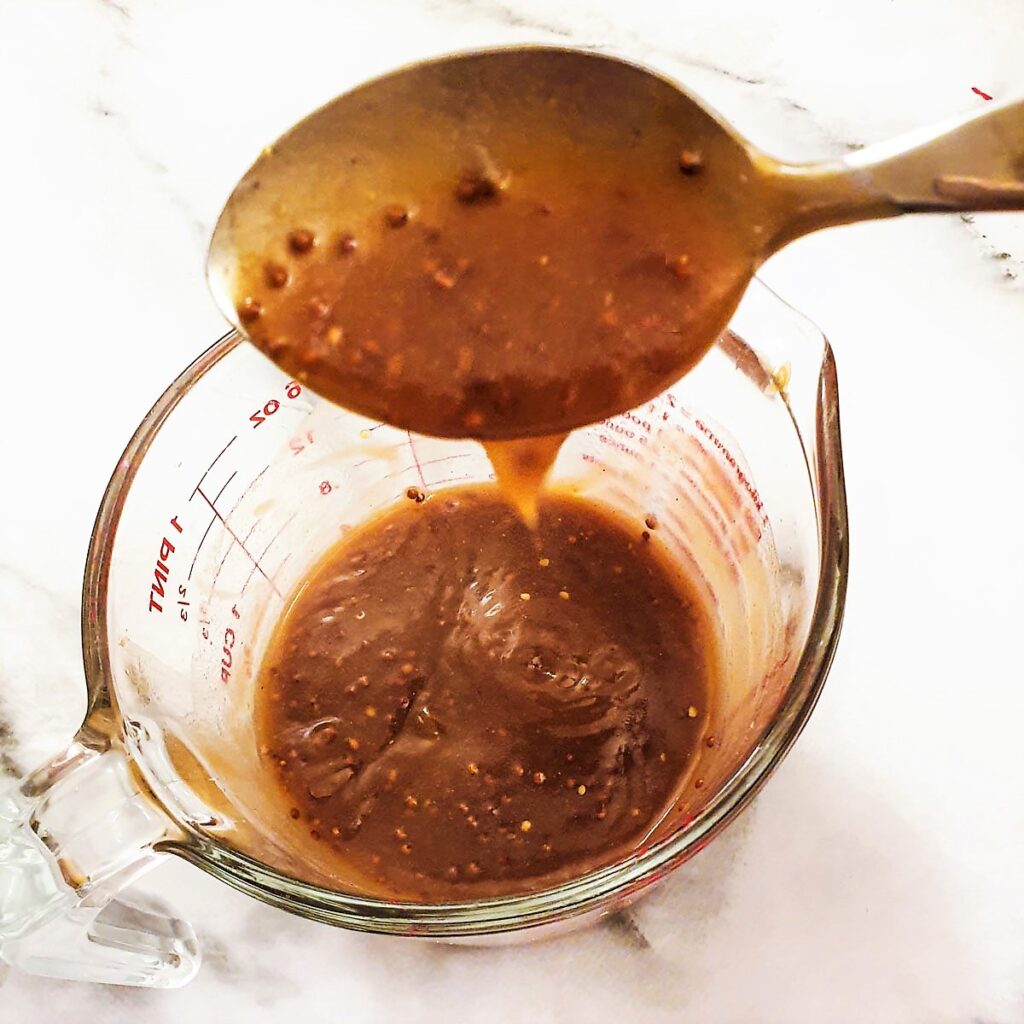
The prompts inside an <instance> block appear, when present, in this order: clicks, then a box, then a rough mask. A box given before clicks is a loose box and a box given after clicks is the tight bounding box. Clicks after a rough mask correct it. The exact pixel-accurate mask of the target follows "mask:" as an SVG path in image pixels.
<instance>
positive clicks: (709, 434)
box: [693, 420, 768, 523]
mask: <svg viewBox="0 0 1024 1024" xmlns="http://www.w3.org/2000/svg"><path fill="white" fill-rule="evenodd" d="M693 422H694V423H695V424H696V426H697V429H698V430H699V431H700V432H701V433H702V434H703V435H704V436H705V437H706V438H707V439H708V440H709V441H710V442H711V443H712V444H713V445H714V446H715V447H716V448H717V449H718V450H719V452H721V454H722V458H724V459H725V461H726V462H728V463H729V465H730V466H731V467H732V470H733V472H734V473H735V474H736V479H737V480H738V481H739V483H740V486H741V487H742V488H743V489H744V490H745V491H746V492H747V496H748V497H749V498H750V500H751V501H752V502H753V503H754V508H756V509H757V511H758V512H760V513H761V516H762V519H763V520H764V522H765V523H767V522H768V517H767V516H766V515H765V514H764V502H763V501H762V500H761V495H760V494H758V492H757V488H756V487H755V486H754V485H753V484H752V483H751V482H750V481H749V480H748V479H747V474H746V473H744V472H743V470H742V469H741V468H740V466H739V463H738V462H737V461H736V457H735V456H734V455H733V454H732V452H731V451H729V449H728V448H726V446H725V445H724V444H723V443H722V441H721V440H720V439H719V437H718V435H717V434H715V432H714V431H713V430H712V429H711V428H710V427H708V426H707V425H706V424H705V423H704V421H703V420H694V421H693Z"/></svg>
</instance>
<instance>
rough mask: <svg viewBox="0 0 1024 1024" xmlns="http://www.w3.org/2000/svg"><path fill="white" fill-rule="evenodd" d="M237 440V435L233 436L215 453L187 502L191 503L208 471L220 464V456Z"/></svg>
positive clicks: (208, 473)
mask: <svg viewBox="0 0 1024 1024" xmlns="http://www.w3.org/2000/svg"><path fill="white" fill-rule="evenodd" d="M237 440H238V435H237V434H235V436H234V437H233V438H231V440H230V441H228V443H227V444H226V445H224V447H223V448H221V450H220V451H219V452H217V454H216V455H215V456H214V459H213V462H211V463H210V464H209V465H208V466H207V467H206V472H205V473H203V475H202V476H201V477H200V478H199V483H197V484H196V490H195V491H193V492H192V497H190V498H189V499H188V500H189V501H191V500H192V498H194V497H195V496H196V491H198V490H199V488H200V487H202V485H203V483H204V481H205V480H206V478H207V477H208V476H209V475H210V470H211V469H213V467H214V466H216V465H217V463H218V462H220V458H221V456H222V455H223V454H224V453H225V452H226V451H227V450H228V449H229V448H230V447H231V446H232V445H233V444H234V443H235V442H236V441H237Z"/></svg>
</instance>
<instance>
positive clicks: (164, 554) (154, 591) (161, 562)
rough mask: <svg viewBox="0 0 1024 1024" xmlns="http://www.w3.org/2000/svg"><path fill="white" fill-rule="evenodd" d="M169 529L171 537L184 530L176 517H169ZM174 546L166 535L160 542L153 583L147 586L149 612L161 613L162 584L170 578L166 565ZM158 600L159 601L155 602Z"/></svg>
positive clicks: (164, 593)
mask: <svg viewBox="0 0 1024 1024" xmlns="http://www.w3.org/2000/svg"><path fill="white" fill-rule="evenodd" d="M170 525H171V529H170V530H169V531H168V532H169V533H170V534H171V535H172V536H173V535H174V534H177V533H183V532H184V528H183V527H182V525H181V523H179V522H178V517H177V516H172V517H171V522H170ZM174 551H175V546H174V542H173V541H172V540H171V538H170V537H168V536H167V535H166V534H165V535H164V537H163V538H162V539H161V541H160V554H159V555H158V556H157V560H156V568H155V569H154V570H153V582H152V583H151V584H150V585H149V610H150V611H151V612H160V613H163V610H164V606H163V605H162V604H161V603H160V601H162V600H163V599H164V597H165V595H166V591H165V590H164V584H165V583H166V582H167V580H168V579H169V577H170V574H171V570H170V566H169V565H168V563H169V562H170V558H171V555H173V554H174ZM157 598H160V601H158V600H157Z"/></svg>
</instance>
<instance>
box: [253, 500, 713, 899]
mask: <svg viewBox="0 0 1024 1024" xmlns="http://www.w3.org/2000/svg"><path fill="white" fill-rule="evenodd" d="M410 497H411V498H412V499H413V500H409V501H407V502H403V505H402V506H401V507H398V508H395V509H392V510H389V511H386V512H385V513H384V514H382V515H381V516H379V517H377V518H375V519H373V520H371V521H369V522H368V523H366V524H364V525H363V526H361V527H359V528H358V529H356V530H355V531H353V532H352V533H351V534H350V535H349V536H347V537H346V538H345V539H344V540H343V541H341V542H340V543H339V544H338V545H337V546H336V547H335V548H333V549H332V550H331V551H329V552H328V553H327V554H326V555H325V556H324V557H323V558H322V560H321V561H320V563H319V564H318V565H317V566H316V567H315V568H314V569H313V571H312V573H311V574H310V575H309V577H308V579H307V581H306V582H305V584H304V585H303V587H302V589H301V590H300V591H299V592H298V594H297V595H296V596H295V597H294V599H293V601H292V603H291V606H290V607H289V609H288V610H287V612H286V614H285V615H284V617H283V618H282V620H281V622H280V623H279V625H278V627H277V631H276V634H275V636H274V638H273V640H272V642H271V645H270V648H269V651H268V653H267V655H266V657H265V659H264V662H263V666H262V671H261V676H260V681H259V690H258V714H259V730H260V734H261V737H260V738H261V744H262V747H261V749H262V752H263V756H264V757H265V759H266V761H267V763H268V765H269V766H270V769H271V771H272V772H273V773H275V775H276V777H277V778H278V780H279V782H280V785H281V791H282V794H283V799H285V800H286V801H287V802H288V806H289V807H290V814H291V817H292V818H293V819H294V820H295V823H296V827H302V828H303V829H306V830H308V832H309V834H310V835H311V836H312V837H313V839H314V840H316V841H318V842H319V843H320V844H322V846H323V847H324V849H325V851H326V852H327V853H329V854H330V855H331V857H330V858H329V859H333V860H334V861H335V862H336V874H337V875H338V876H339V877H340V878H342V879H346V878H349V879H352V880H353V884H354V885H356V886H357V887H360V888H362V889H363V890H364V891H365V890H367V889H369V891H370V892H372V893H373V894H375V895H379V896H382V897H385V898H401V899H411V900H416V901H428V902H444V901H451V900H460V899H469V898H476V897H481V896H496V895H506V894H512V893H522V892H526V891H530V890H533V889H538V888H541V887H543V886H545V885H548V884H555V883H556V882H558V881H560V880H564V879H566V878H569V877H577V876H579V875H581V874H584V873H585V872H587V871H590V870H592V869H595V868H598V867H601V866H603V865H606V864H609V863H611V862H613V861H615V860H616V859H618V858H619V857H621V856H622V855H623V854H624V853H626V852H628V851H630V850H632V849H634V848H636V847H637V846H638V845H640V844H641V843H642V841H643V839H644V837H645V836H646V835H648V834H649V833H650V832H651V831H652V829H654V828H655V826H656V825H657V824H658V822H659V821H661V820H662V819H663V818H664V817H665V816H666V815H668V814H670V813H671V811H672V810H673V808H674V807H675V806H676V804H677V802H678V801H679V800H680V799H682V796H683V792H684V789H685V787H686V784H687V778H688V774H689V773H690V772H691V770H692V768H693V766H694V764H695V761H696V750H697V748H698V747H699V745H700V744H701V742H702V738H703V733H704V731H705V730H706V727H707V720H708V701H709V695H710V691H711V687H712V683H713V677H714V674H715V667H716V666H715V659H716V656H717V655H716V646H715V642H714V637H713V634H712V632H711V629H710V626H709V618H708V611H707V609H706V608H705V607H704V605H703V604H702V601H701V599H700V598H699V597H698V595H697V592H696V590H695V588H694V587H693V586H692V584H691V583H690V582H689V581H688V580H687V579H686V578H685V577H684V576H683V575H681V573H680V572H679V570H678V569H677V568H675V567H674V566H673V565H672V564H671V563H670V562H668V561H667V559H665V557H664V556H663V554H662V553H661V552H660V550H659V548H660V545H659V543H658V541H657V534H656V531H654V532H652V524H654V523H655V520H653V518H649V520H648V522H646V523H644V522H641V523H627V522H625V521H624V520H621V519H619V518H617V517H615V516H613V515H611V514H610V513H609V512H607V511H606V510H604V509H602V508H601V507H599V506H597V505H596V504H593V503H590V502H585V501H582V500H580V499H578V498H573V497H569V496H563V495H561V494H548V495H545V496H544V497H543V498H542V500H541V502H540V505H539V510H538V513H539V514H538V518H537V523H536V528H535V529H534V530H530V529H529V528H528V527H527V526H526V525H525V524H524V523H523V521H522V519H521V518H520V517H519V516H518V515H517V513H516V512H515V510H514V509H513V508H512V507H511V506H510V505H509V504H508V503H507V501H506V500H505V499H504V498H503V497H502V495H501V494H500V492H498V491H497V490H496V489H495V488H486V487H473V488H456V489H451V490H448V491H444V492H440V493H438V494H436V495H435V496H433V497H430V498H428V499H426V500H418V499H420V498H421V495H419V494H411V495H410Z"/></svg>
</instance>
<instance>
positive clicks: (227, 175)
mask: <svg viewBox="0 0 1024 1024" xmlns="http://www.w3.org/2000/svg"><path fill="white" fill-rule="evenodd" d="M551 39H555V40H560V41H563V42H566V41H577V42H581V43H586V44H599V45H602V46H610V47H611V48H613V49H616V50H618V51H619V52H622V53H624V54H626V55H628V56H631V57H635V58H638V59H640V60H645V61H648V62H649V63H652V64H654V65H656V66H658V67H661V68H664V69H666V70H668V71H670V72H672V73H674V74H676V75H677V76H678V77H679V78H680V79H681V80H682V81H684V82H685V83H687V84H689V85H690V86H691V87H692V88H693V89H694V90H696V91H697V92H699V93H701V94H703V95H704V96H705V97H706V98H707V99H708V100H710V102H711V103H712V104H713V105H715V106H716V107H717V108H718V109H719V110H721V111H722V112H724V113H725V114H726V115H728V116H729V117H731V118H732V119H733V120H734V121H735V122H736V123H737V124H738V126H739V127H740V128H741V129H742V130H743V131H745V132H746V133H748V134H749V135H750V136H751V137H752V138H754V139H755V140H757V141H759V142H760V143H762V145H764V146H765V147H767V148H769V149H770V150H772V151H774V152H776V153H778V154H780V155H784V156H791V157H797V156H799V157H814V156H821V157H824V156H829V155H836V154H840V153H842V152H843V151H844V150H845V149H846V148H847V147H849V146H850V145H855V144H860V143H864V142H867V141H871V140H876V139H881V138H884V137H886V136H888V135H890V134H892V133H894V132H897V131H900V130H903V129H907V128H910V127H912V126H915V125H917V124H920V123H924V122H927V121H929V120H931V119H935V118H939V117H943V116H946V115H949V114H953V113H956V112H958V111H963V110H967V109H971V108H973V107H977V106H980V105H982V104H983V103H984V102H985V101H984V100H982V99H981V98H979V97H978V96H977V95H975V94H974V93H972V91H971V87H972V86H978V87H980V88H981V89H983V90H984V91H986V92H988V93H991V94H993V95H994V96H996V97H997V98H1003V97H1007V96H1011V95H1024V63H1022V62H1021V60H1020V54H1021V52H1022V48H1024V5H1022V4H1021V3H1020V0H990V2H988V3H986V4H985V5H979V4H975V3H974V2H973V0H861V2H860V3H858V4H843V5H839V4H827V3H821V2H820V0H776V2H775V3H772V4H766V3H763V2H762V0H719V2H717V3H714V4H704V3H696V2H692V3H686V2H683V0H666V2H662V3H658V2H656V0H630V2H629V3H622V2H621V0H587V2H578V3H576V2H573V3H570V2H567V0H562V2H557V0H348V2H338V3H327V2H321V3H318V2H313V0H291V2H289V3H287V4H284V3H273V2H271V0H248V2H243V0H209V2H206V3H202V4H200V3H195V2H191V3H190V2H183V3H170V2H167V0H162V2H161V0H106V2H103V0H23V2H22V0H3V2H0V94H2V95H3V96H4V104H3V109H4V115H3V129H4V130H3V151H4V156H3V160H2V162H0V184H2V186H3V191H4V195H5V197H6V198H5V201H4V202H3V203H2V204H0V226H2V229H3V235H4V239H5V244H4V245H3V246H0V294H2V296H3V300H2V306H0V308H2V311H3V316H4V320H5V329H4V335H5V336H4V338H3V340H2V341H0V352H2V353H3V357H4V364H3V375H2V377H0V381H2V384H0V423H2V426H3V431H2V441H0V480H2V483H0V495H2V500H0V766H6V768H7V769H8V770H13V769H14V768H15V767H17V766H19V765H20V766H22V767H24V766H26V765H27V764H28V763H29V762H31V761H33V760H36V759H38V757H40V756H42V755H44V754H45V753H47V752H51V751H53V750H54V749H56V748H58V747H59V746H61V745H62V743H63V742H64V741H65V740H66V739H67V737H68V736H69V735H70V732H71V731H73V729H74V727H75V725H76V724H77V719H78V717H79V716H80V714H81V707H82V696H81V670H80V667H79V665H80V657H79V653H78V633H77V623H76V616H77V612H78V594H79V587H80V580H81V574H82V565H83V559H84V555H85V550H86V544H87V541H88V535H89V530H90V526H91V523H92V518H93V515H94V512H95V509H96V507H97V504H98V502H99V499H100V495H101V493H102V491H103V488H104V486H105V483H106V480H107V477H108V475H109V472H110V470H111V468H112V467H113V464H114V462H115V461H116V459H117V456H118V454H119V452H120V451H121V448H122V446H123V444H124V443H125V441H126V440H127V438H128V437H129V435H130V434H131V432H132V430H133V429H134V427H135V425H136V423H137V422H138V420H139V419H140V418H141V417H142V415H143V414H144V413H145V411H146V409H147V408H148V406H149V405H150V403H151V402H152V400H153V399H154V398H155V397H156V396H157V395H158V394H159V392H160V391H161V390H162V389H163V387H164V386H165V385H166V384H167V383H168V382H169V381H170V379H171V378H172V377H173V376H174V375H175V374H176V373H177V372H178V371H179V370H180V369H181V368H182V367H183V366H184V365H185V364H186V363H187V362H188V361H189V360H191V359H192V357H193V356H194V355H196V353H198V352H199V351H200V350H201V349H202V348H204V347H205V346H206V345H207V344H208V343H209V342H210V341H211V340H212V339H213V338H214V337H216V336H217V335H218V333H220V332H221V329H222V323H221V320H220V317H219V314H218V313H217V312H216V310H215V309H214V307H213V303H212V301H211V300H210V299H209V297H208V295H207V292H206V289H205V285H204V283H203V254H204V250H205V245H206V239H207V236H208V234H209V231H210V228H211V225H212V222H213V219H214V217H215V215H216V213H217V211H218V209H219V206H220V204H221V203H222V201H223V199H224V197H225V196H226V195H227V193H228V191H229V189H230V188H231V186H232V185H233V183H234V182H235V180H236V178H237V177H238V176H239V175H240V173H241V172H242V171H243V170H244V168H245V167H246V166H247V165H248V163H249V161H250V159H251V158H252V156H253V155H254V154H255V153H256V152H257V150H258V149H259V147H260V146H261V145H262V144H263V143H264V142H265V141H267V140H269V139H271V138H272V137H274V136H275V135H276V134H278V133H279V131H280V130H281V129H283V128H284V127H285V126H286V125H288V124H289V123H290V122H291V121H293V120H294V119H296V118H297V117H298V116H300V115H302V114H303V113H305V112H307V111H308V110H309V109H311V108H313V107H314V106H316V105H317V104H319V103H320V102H321V101H323V100H324V99H326V98H327V97H329V96H331V95H333V94H334V93H336V92H338V91H340V90H341V89H342V88H344V87H345V86H346V85H349V84H351V83H354V82H355V81H357V80H358V79H360V78H363V77H365V76H367V75H369V74H371V73H374V72H377V71H380V70H383V69H386V68H388V67H390V66H392V65H396V64H399V63H402V62H403V61H406V60H409V59H412V58H416V57H420V56H425V55H428V54H431V53H435V52H440V51H443V50H447V49H452V48H457V47H465V46H471V45H480V44H485V43H493V42H507V41H516V40H551ZM1022 221H1024V215H1016V216H1012V217H1011V216H995V215H988V216H985V217H978V218H976V219H971V220H964V219H961V218H959V217H956V216H952V217H949V218H944V219H939V218H916V219H907V220H904V221H901V222H896V221H890V222H885V223H876V224H872V225H866V226H859V227H852V228H845V229H839V230H835V231H832V232H827V233H824V234H822V235H820V236H816V237H812V238H809V239H805V240H803V241H801V242H799V243H797V244H795V245H794V246H792V247H791V248H790V249H789V250H787V251H786V252H785V253H783V254H782V255H780V256H779V257H777V258H775V259H773V260H772V261H771V263H769V265H768V266H767V267H766V269H765V271H764V275H763V276H764V277H765V278H766V279H767V280H768V281H769V283H771V284H772V285H773V286H774V287H775V288H776V289H777V290H779V291H780V292H781V293H782V294H783V295H784V296H785V297H786V298H788V299H789V300H790V301H791V302H792V303H794V304H795V305H796V306H797V307H798V308H800V309H802V310H803V311H805V312H806V313H807V314H808V315H810V316H811V317H812V318H813V319H814V320H816V321H817V322H818V323H819V324H820V325H821V326H822V327H823V328H824V329H825V331H826V332H827V333H828V335H829V336H830V338H831V340H832V343H833V346H834V348H835V350H836V355H837V359H838V363H839V371H840V382H841V389H842V396H843V426H844V439H845V448H846V460H847V482H848V487H849V500H850V515H851V523H852V564H853V569H852V577H851V583H850V592H849V605H848V611H847V620H846V627H845V630H844V635H843V640H842V643H841V645H840V650H839V654H838V657H837V659H836V662H835V667H834V669H833V671H832V675H831V678H830V680H829V683H828V685H827V687H826V689H825V693H824V696H823V698H822V700H821V703H820V705H819V707H818V709H817V711H816V713H815V715H814V718H813V720H812V722H811V724H810V725H809V727H808V728H807V730H806V732H805V734H804V736H803V737H802V739H801V741H800V743H799V744H798V745H797V747H796V749H795V751H794V752H793V753H792V755H791V756H790V758H789V759H788V760H787V762H786V763H785V765H784V766H783V767H782V769H781V770H780V771H779V772H778V774H777V775H776V777H775V778H774V779H773V780H772V781H771V783H770V784H769V786H768V787H767V789H766V790H765V791H764V793H763V795H762V796H761V797H760V798H759V799H758V800H757V802H756V804H755V805H754V807H753V808H752V809H751V810H750V811H748V812H747V813H746V814H745V815H744V817H743V818H742V819H741V820H740V822H739V823H738V824H736V825H735V826H734V827H733V828H732V829H731V830H730V831H729V832H728V833H727V834H726V835H725V836H723V837H722V838H721V839H720V840H718V841H716V842H715V843H714V844H713V845H712V846H711V847H709V848H708V849H707V850H706V851H704V852H703V853H702V854H701V855H699V856H698V857H697V858H696V859H695V860H694V861H692V862H691V863H690V864H689V865H687V866H686V867H685V868H684V869H683V870H681V871H680V872H679V873H678V874H677V875H676V876H675V877H674V878H673V879H672V880H670V881H669V882H668V883H667V884H666V885H665V886H664V887H662V888H661V889H660V890H658V891H657V892H656V893H655V894H654V895H653V896H651V897H650V898H648V899H647V900H645V901H644V902H642V903H641V904H640V905H638V906H637V908H636V909H635V911H634V913H633V922H634V924H635V929H632V930H631V929H629V928H626V927H622V926H619V927H605V928H602V929H598V930H592V931H590V932H587V933H584V934H580V935H578V936H575V937H572V938H568V939H565V940H560V941H558V942H555V943H551V944H546V945H543V946H539V947H523V948H516V949H503V950H489V951H487V950H484V951H481V950H465V949H450V948H444V947H431V946H423V945H412V944H409V943H406V942H403V941H401V940H380V939H367V938H364V937H360V936H356V935H351V934H347V933H344V932H341V931H335V930H331V929H328V928H326V927H322V926H318V925H314V924H311V923H308V922H305V921H302V920H299V919H297V918H293V917H289V916H287V915H285V914H283V913H280V912H278V911H275V910H272V909H270V908H267V907H264V906H262V905H260V904H258V903H256V902H253V901H251V900H249V899H247V898H245V897H243V896H240V895H237V894H235V893H233V892H231V891H229V890H228V889H226V888H225V887H223V886H221V885H218V884H217V883H215V882H213V881H212V880H211V879H209V878H208V877H206V876H205V875H203V874H201V873H200V872H198V871H196V870H194V869H191V868H189V867H187V866H185V865H183V864H180V863H168V864H167V865H166V866H163V867H161V868H160V869H158V871H157V872H155V873H154V874H152V875H151V876H150V881H149V884H150V885H151V887H152V888H153V889H155V890H157V891H159V892H161V893H164V894H166V895H167V896H168V897H169V898H171V899H173V900H174V901H175V902H176V903H177V904H178V905H179V906H181V908H182V909H183V911H184V912H185V913H186V915H187V916H189V917H190V918H191V919H192V920H193V921H194V922H195V924H196V927H197V930H198V931H199V933H200V935H201V938H202V942H203V945H204V947H205V952H206V962H205V965H204V967H203V969H202V972H201V974H200V976H199V977H198V979H197V980H196V981H195V982H194V983H193V984H192V985H191V986H190V987H188V988H187V989H184V990H180V991H176V992H164V993H161V992H140V991H135V990H127V989H111V988H106V989H104V988H98V987H97V988H86V987H83V986H80V985H73V984H69V983H57V982H52V981H45V980H39V979H34V978H29V977H25V976H23V975H19V974H17V973H14V972H11V971H9V970H8V969H6V968H4V967H2V966H0V1022H2V1024H22V1022H27V1021H41V1022H49V1021H58V1020H64V1019H69V1018H72V1015H73V1019H84V1020H91V1019H102V1020H105V1021H108V1022H111V1024H113V1022H121V1021H130V1020H135V1019H137V1018H139V1017H142V1016H144V1018H145V1019H146V1020H147V1021H151V1022H153V1024H161V1022H163V1021H168V1022H170V1021H178V1020H183V1019H184V1020H189V1021H191V1022H193V1024H205V1022H208V1021H209V1022H213V1021H217V1022H219V1021H222V1020H245V1021H250V1022H262V1021H272V1020H277V1019H281V1017H282V1015H283V1014H288V1015H289V1016H290V1017H292V1018H294V1019H300V1020H306V1021H309V1022H311V1024H312V1022H316V1024H319V1022H321V1021H323V1022H327V1021H336V1020H344V1021H350V1022H361V1021H377V1020H399V1019H407V1020H416V1021H421V1020H422V1021H434V1020H436V1021H448V1020H451V1019H452V1018H453V1017H457V1019H460V1020H464V1021H477V1020H479V1021H484V1020H487V1021H490V1020H501V1021H530V1022H537V1024H539V1022H544V1021H556V1020H557V1021H569V1020H593V1021H605V1020H607V1021H612V1020H619V1019H630V1020H632V1019H635V1020H641V1021H676V1020H694V1021H702V1022H719V1021H722V1022H725V1021H729V1022H732V1021H766V1022H769V1021H770V1022H774V1021H779V1022H804V1021H806V1022H830V1021H836V1022H846V1021H849V1022H851V1024H852V1022H857V1024H863V1022H868V1021H886V1022H888V1021H914V1022H917V1021H920V1022H942V1021H950V1022H964V1024H967V1022H984V1024H1009V1022H1020V1021H1024V860H1022V850H1024V771H1022V767H1024V755H1022V754H1021V742H1020V737H1021V730H1022V726H1024V686H1022V683H1024V673H1022V669H1021V661H1020V655H1019V639H1020V634H1021V628H1022V625H1021V624H1022V621H1024V598H1022V590H1021V584H1020V580H1021V578H1022V575H1024V542H1022V532H1021V523H1022V516H1021V507H1022V500H1024V485H1022V475H1021V472H1020V469H1021V462H1020V454H1019V453H1020V444H1021V441H1022V439H1024V402H1022V401H1021V399H1020V380H1021V378H1022V376H1024V224H1022ZM44 346H45V348H44ZM47 374H52V376H51V377H50V378H49V379H47V377H46V375H47ZM5 734H6V739H4V736H5Z"/></svg>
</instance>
